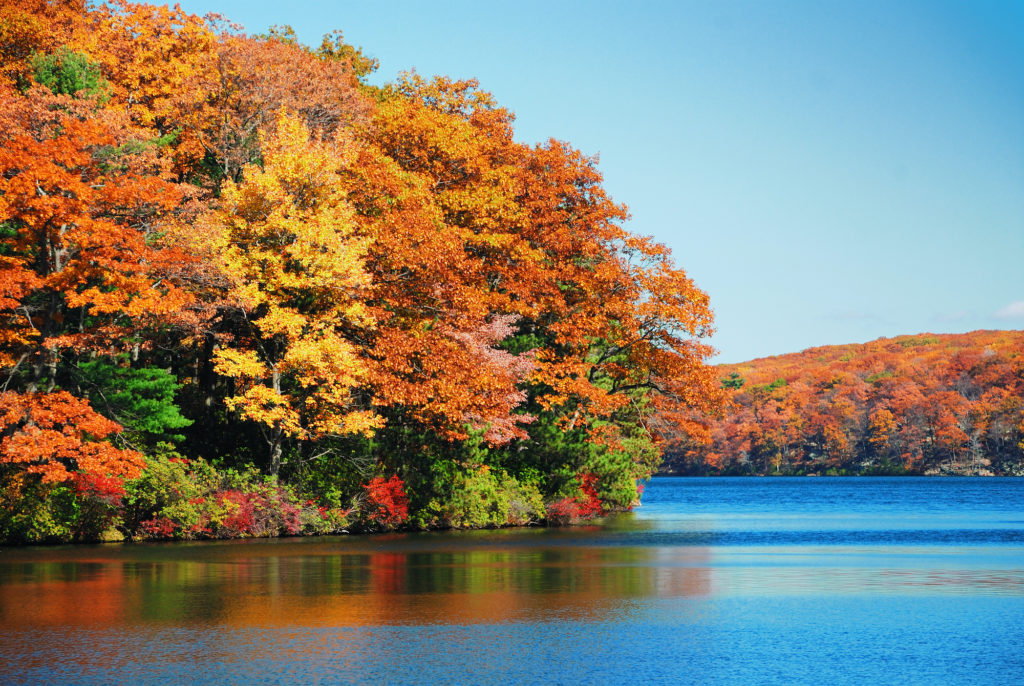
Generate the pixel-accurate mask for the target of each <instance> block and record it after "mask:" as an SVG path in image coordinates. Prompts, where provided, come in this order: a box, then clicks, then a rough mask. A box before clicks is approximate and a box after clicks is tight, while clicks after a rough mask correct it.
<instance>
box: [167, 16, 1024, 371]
mask: <svg viewBox="0 0 1024 686" xmlns="http://www.w3.org/2000/svg"><path fill="white" fill-rule="evenodd" d="M181 5H182V7H183V8H184V9H186V10H187V11H190V12H194V13H198V14H204V13H206V12H219V13H222V14H224V15H226V16H227V17H228V18H229V19H231V20H233V21H235V22H238V23H241V24H243V25H244V26H245V27H246V29H247V30H248V31H250V32H261V31H264V30H266V28H267V27H268V26H270V25H272V24H290V25H291V26H292V27H294V28H295V30H296V32H297V33H298V36H299V38H300V40H302V41H303V42H305V43H309V44H319V42H320V37H321V35H322V34H324V33H327V32H329V31H331V30H334V29H341V30H342V31H343V32H344V33H345V37H346V40H347V41H348V42H350V43H352V44H355V45H359V46H362V47H363V49H364V51H365V52H367V53H368V54H370V55H372V56H374V57H376V58H377V59H379V60H380V70H379V72H378V74H377V76H376V79H375V80H376V81H377V82H384V81H389V80H392V79H393V78H394V77H395V76H396V75H397V74H398V73H399V72H401V71H403V70H407V69H412V68H415V69H416V70H417V71H419V72H420V73H421V74H424V75H432V74H446V75H449V76H453V77H459V78H468V77H475V78H478V79H479V80H480V83H481V86H482V87H483V88H484V89H485V90H488V91H490V92H492V93H494V94H495V96H496V97H497V99H498V102H499V103H501V104H502V105H504V106H505V107H507V108H509V109H511V110H512V111H513V112H515V113H516V115H517V125H516V131H517V138H518V139H519V140H522V141H526V142H531V143H533V142H538V141H542V140H546V139H547V138H549V137H554V138H558V139H562V140H566V141H569V142H570V143H572V144H573V145H574V146H575V147H577V148H579V149H581V150H582V151H584V152H586V153H588V154H599V155H600V159H601V164H600V169H601V170H602V172H603V173H604V176H605V186H606V188H607V189H608V190H609V192H610V193H611V194H612V197H614V198H615V199H616V200H617V201H619V202H623V203H625V204H627V205H628V206H629V208H630V211H631V213H632V217H633V218H632V221H631V224H630V229H631V230H632V231H634V232H636V233H641V234H648V235H653V236H655V237H656V238H657V239H658V240H659V241H661V242H663V243H666V244H667V245H669V246H670V247H671V248H672V251H673V254H674V256H675V259H676V262H677V264H678V265H679V266H681V267H683V268H684V269H686V270H687V272H688V273H689V274H690V275H691V276H692V277H693V278H694V279H695V280H696V282H697V283H698V285H699V286H700V287H702V288H703V289H704V290H706V291H707V292H708V294H709V295H710V297H711V303H712V306H713V308H714V310H715V314H716V328H717V333H716V334H715V336H714V338H713V339H712V343H713V344H714V345H715V347H717V348H718V349H719V350H720V351H721V352H720V355H719V356H718V357H717V358H716V361H720V362H738V361H742V360H746V359H750V358H754V357H761V356H766V355H773V354H779V353H785V352H792V351H797V350H802V349H804V348H808V347H811V346H815V345H825V344H833V343H851V342H859V341H867V340H871V339H875V338H878V337H880V336H896V335H900V334H906V333H918V332H923V331H931V332H963V331H971V330H974V329H981V328H987V329H994V328H1002V329H1020V328H1024V2H1020V1H1007V2H991V1H986V0H974V1H973V2H943V1H941V0H928V1H922V2H911V1H906V2H895V1H882V0H860V1H854V0H849V1H847V2H829V1H827V0H814V1H812V0H806V1H804V2H791V1H785V0H772V1H769V0H749V1H722V2H710V1H707V2H688V1H685V0H676V1H674V2H644V1H642V0H639V1H634V2H625V1H623V2H598V1H588V2H558V1H555V0H549V2H534V1H532V0H519V1H517V2H481V1H480V0H477V1H476V2H461V1H460V2H444V1H441V0H438V1H435V2H427V1H426V0H424V1H422V2H410V1H392V2H379V3H374V2H367V1H366V0H362V1H361V2H344V1H342V2H308V1H306V0H292V1H291V2H287V3H263V2H240V1H237V0H187V1H185V2H182V3H181Z"/></svg>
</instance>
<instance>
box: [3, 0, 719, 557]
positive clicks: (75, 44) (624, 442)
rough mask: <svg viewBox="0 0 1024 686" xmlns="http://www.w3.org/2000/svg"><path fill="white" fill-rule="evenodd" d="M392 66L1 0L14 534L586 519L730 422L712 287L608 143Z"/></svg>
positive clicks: (328, 45) (8, 488) (261, 38)
mask: <svg viewBox="0 0 1024 686" xmlns="http://www.w3.org/2000/svg"><path fill="white" fill-rule="evenodd" d="M375 67H376V62H375V60H373V59H372V58H370V57H368V56H367V55H365V54H364V53H363V52H362V50H360V49H358V48H355V47H353V46H351V45H349V44H347V43H345V42H344V39H343V36H342V34H341V33H340V32H335V33H332V34H329V35H327V36H325V37H324V39H323V42H322V43H321V44H320V45H319V46H317V47H309V46H305V45H302V44H300V43H299V42H298V41H297V40H296V37H295V35H294V33H293V32H292V31H291V30H290V29H289V28H287V27H275V28H272V29H270V30H269V31H268V33H266V34H262V35H250V34H246V33H244V32H243V31H242V30H241V29H240V28H239V27H237V26H234V25H232V24H231V23H230V22H229V21H228V20H226V19H224V18H222V17H217V16H207V17H204V18H200V17H197V16H192V15H189V14H186V13H184V12H182V11H181V10H180V9H177V8H174V9H171V8H168V7H166V6H150V5H143V4H130V3H127V2H123V1H119V0H115V1H112V2H108V3H104V4H102V5H95V6H89V5H86V4H85V3H84V2H83V1H82V0H13V1H8V2H4V3H3V5H2V7H0V322H2V323H0V540H5V541H22V542H31V541H65V540H94V539H98V538H99V539H108V540H109V539H118V538H129V539H139V538H199V537H229V536H247V535H282V534H299V533H326V532H334V531H342V530H347V529H361V530H386V529H392V528H396V527H418V528H431V527H479V526H503V525H510V524H528V523H534V522H543V521H548V522H560V521H569V520H573V519H576V518H580V517H586V516H592V515H594V514H597V513H600V512H602V511H608V510H615V509H623V508H628V507H630V506H631V505H633V504H634V503H635V502H636V500H637V498H638V481H640V480H642V479H644V478H646V477H648V476H649V475H650V474H651V473H652V471H653V470H654V469H655V468H656V466H657V464H658V462H659V459H660V454H661V448H660V436H661V435H662V434H666V433H671V434H672V435H679V433H680V432H689V433H693V434H694V435H695V436H697V435H700V433H701V430H702V420H703V417H704V416H705V415H706V414H707V413H708V412H713V411H714V409H715V406H716V403H718V401H719V399H720V398H721V397H722V396H723V395H724V394H723V392H722V389H721V387H720V384H719V382H718V379H717V378H716V375H715V373H714V371H713V370H712V369H710V368H709V367H708V366H706V365H705V362H704V361H705V360H706V358H707V357H708V356H709V355H710V354H711V349H710V348H709V347H708V346H707V344H706V343H705V342H704V339H705V338H706V337H707V336H708V335H709V334H710V327H711V323H712V315H711V311H710V309H709V306H708V299H707V296H706V295H705V294H704V293H703V292H702V291H700V290H699V289H698V288H697V287H696V286H695V285H694V284H693V283H692V282H691V280H690V279H689V278H688V277H687V275H686V274H685V273H684V272H683V271H682V270H681V269H679V268H677V267H676V266H675V265H674V263H673V260H672V257H671V255H670V254H669V251H668V250H667V249H666V248H665V247H664V246H662V245H659V244H657V243H655V242H653V241H651V240H650V239H648V238H644V237H642V236H639V235H635V234H633V233H631V232H629V231H628V230H627V229H626V228H624V227H625V223H626V221H627V219H628V216H627V211H626V208H625V207H624V206H622V205H619V204H616V203H615V202H613V201H612V200H611V199H610V198H609V197H608V195H607V194H606V193H605V191H604V190H603V189H602V186H601V181H602V180H601V176H600V174H599V173H598V171H597V169H596V160H595V159H594V158H591V157H588V156H586V155H583V154H581V153H580V152H578V151H577V150H575V149H573V148H572V147H571V146H570V145H568V144H566V143H564V142H560V141H556V140H549V141H547V142H544V143H541V144H538V145H527V144H524V143H520V142H517V141H515V140H514V137H513V115H512V114H511V113H510V112H509V111H508V110H506V109H504V108H502V107H499V106H498V105H497V104H496V103H495V101H494V99H493V98H492V97H491V96H490V95H489V94H488V93H486V92H484V91H482V90H480V88H479V87H478V84H477V83H476V82H474V81H458V80H452V79H449V78H445V77H435V78H424V77H422V76H420V75H418V74H416V73H408V74H406V75H404V76H403V77H401V78H400V79H399V80H398V81H397V82H395V83H392V84H390V85H387V86H383V87H381V86H372V85H369V83H368V80H367V76H368V75H370V74H371V73H372V72H373V70H374V69H375ZM655 417H657V419H656V421H655V420H654V418H655Z"/></svg>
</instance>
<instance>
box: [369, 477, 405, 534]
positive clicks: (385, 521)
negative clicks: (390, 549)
mask: <svg viewBox="0 0 1024 686" xmlns="http://www.w3.org/2000/svg"><path fill="white" fill-rule="evenodd" d="M363 490H364V491H365V492H366V510H365V514H366V520H367V521H369V522H371V523H372V524H376V525H378V526H384V527H393V526H398V525H399V524H402V523H403V522H405V521H406V520H407V519H409V498H408V497H407V496H406V494H405V483H404V482H403V481H402V480H401V479H400V478H398V475H397V474H396V475H395V476H392V477H391V478H390V479H385V478H384V477H382V476H377V477H374V478H372V479H370V483H368V484H364V485H363Z"/></svg>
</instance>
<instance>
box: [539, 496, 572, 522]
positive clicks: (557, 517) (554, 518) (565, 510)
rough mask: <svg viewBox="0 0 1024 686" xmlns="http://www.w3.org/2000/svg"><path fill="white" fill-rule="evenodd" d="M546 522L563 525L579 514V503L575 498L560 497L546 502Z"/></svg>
mask: <svg viewBox="0 0 1024 686" xmlns="http://www.w3.org/2000/svg"><path fill="white" fill-rule="evenodd" d="M546 510H547V511H546V513H545V514H546V515H547V520H548V524H553V525H555V526H564V525H566V524H569V523H570V522H572V521H573V520H574V519H578V518H579V516H580V504H579V502H577V500H576V498H562V499H560V500H556V501H554V502H551V503H548V506H547V508H546Z"/></svg>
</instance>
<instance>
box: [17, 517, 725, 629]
mask: <svg viewBox="0 0 1024 686" xmlns="http://www.w3.org/2000/svg"><path fill="white" fill-rule="evenodd" d="M547 533H549V532H541V537H540V538H538V536H537V534H535V533H532V532H531V533H523V532H511V533H510V532H489V535H488V536H486V537H484V536H481V535H480V534H479V533H475V534H472V535H459V534H448V535H447V536H445V537H439V536H437V535H415V534H406V535H395V536H391V537H380V538H367V539H352V538H347V539H320V540H319V542H318V543H317V544H313V545H311V544H310V543H309V542H307V541H291V542H289V541H273V542H269V541H252V542H249V543H247V544H242V545H239V544H237V543H234V542H232V543H206V544H199V545H189V546H183V547H182V548H181V550H180V553H179V549H178V548H177V547H175V546H167V545H139V546H121V547H117V548H113V547H110V548H102V547H96V548H92V549H91V550H89V551H88V554H87V555H85V556H84V557H86V558H87V559H61V558H64V557H66V556H75V555H76V554H79V555H80V553H78V551H77V550H75V549H50V550H38V549H37V550H29V551H17V552H15V555H18V554H19V553H21V557H24V558H27V559H24V560H21V561H18V562H14V561H8V560H5V561H4V562H0V620H2V621H3V623H4V624H5V625H6V626H31V625H51V626H52V625H77V626H83V625H107V624H117V623H129V624H135V623H139V622H143V623H150V622H160V623H166V622H170V623H195V622H203V623H208V624H213V623H216V624H228V625H246V626H264V625H287V624H304V625H308V624H313V625H325V626H365V625H380V624H387V625H393V624H406V623H462V624H473V623H495V622H507V621H527V620H532V619H536V618H538V617H542V618H547V619H549V618H552V617H561V618H569V619H579V620H586V621H597V620H607V619H613V618H614V617H615V616H616V613H618V612H620V611H621V609H622V606H623V601H627V600H629V599H631V598H632V599H635V598H644V597H650V596H673V595H678V596H697V595H703V594H707V593H709V592H710V579H709V569H708V564H709V561H710V558H711V554H710V551H709V550H708V549H706V548H686V549H679V550H674V551H673V552H671V553H670V554H668V556H666V553H665V552H664V551H661V550H659V549H656V548H650V547H630V546H610V547H600V546H585V545H580V544H579V540H574V544H573V545H565V540H564V538H565V535H564V534H563V533H562V532H550V533H551V534H552V535H547ZM590 533H592V532H587V531H583V532H581V535H582V536H583V537H586V536H588V535H590ZM485 540H486V542H487V544H486V545H481V543H483V542H484V541H485ZM467 544H468V545H467ZM670 557H671V561H670V559H669V558H670ZM33 558H35V559H33Z"/></svg>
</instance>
